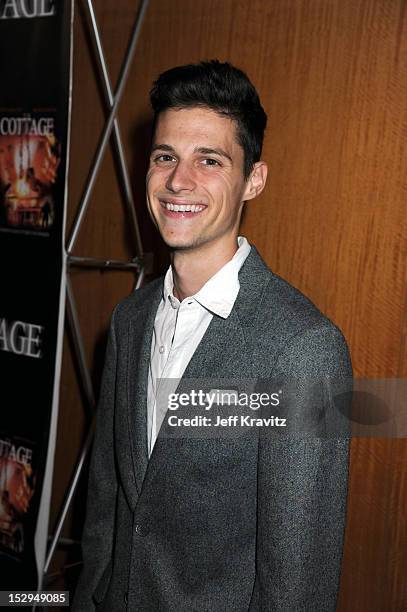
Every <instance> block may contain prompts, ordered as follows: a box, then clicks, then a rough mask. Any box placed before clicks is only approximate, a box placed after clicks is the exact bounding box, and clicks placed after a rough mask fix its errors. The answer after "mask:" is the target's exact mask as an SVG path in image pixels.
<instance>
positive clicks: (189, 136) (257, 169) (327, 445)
mask: <svg viewBox="0 0 407 612" xmlns="http://www.w3.org/2000/svg"><path fill="white" fill-rule="evenodd" d="M151 102H152V106H153V110H154V113H155V115H154V129H153V138H152V147H151V157H150V165H149V169H148V173H147V181H146V186H147V204H148V209H149V212H150V215H151V217H152V219H153V220H154V223H155V224H156V226H157V228H158V230H159V232H160V234H161V236H162V238H163V239H164V241H165V242H166V243H167V245H168V247H169V248H170V251H171V266H170V268H169V270H168V271H167V274H166V275H165V278H164V279H162V278H160V279H158V280H156V281H153V282H152V283H150V284H149V285H147V286H146V287H144V288H142V289H140V290H138V291H136V292H134V293H133V294H132V295H131V296H129V297H128V298H126V299H125V300H124V301H123V302H122V303H121V304H119V306H118V307H116V309H115V311H114V314H113V317H112V323H111V328H110V337H109V343H108V348H107V356H106V365H105V371H104V377H103V384H102V390H101V399H100V404H99V409H98V416H97V426H96V435H95V441H94V449H93V455H92V461H91V468H90V480H89V494H88V506H87V518H86V524H85V528H84V534H83V556H84V569H83V573H82V576H81V579H80V582H79V585H78V587H77V593H76V598H75V603H74V610H106V611H109V612H110V611H115V612H116V611H119V610H131V611H133V610H134V611H137V612H142V611H143V612H150V611H151V612H153V611H163V612H164V611H165V612H187V611H188V612H189V611H194V612H204V611H205V612H226V611H230V612H248V611H250V612H260V611H262V612H264V611H275V612H297V611H300V610H301V611H310V612H323V611H328V610H329V611H333V610H335V606H336V598H337V591H338V584H339V576H340V565H341V556H342V545H343V533H344V525H345V507H346V493H347V475H348V440H347V438H346V436H343V435H342V433H341V432H343V431H344V429H343V426H342V425H337V422H338V423H340V418H339V417H340V410H338V406H339V407H340V408H341V410H343V409H344V403H343V402H342V403H340V401H339V402H338V401H337V399H338V398H341V397H342V396H341V395H340V394H338V387H337V384H338V382H339V383H340V382H341V381H342V382H343V381H346V380H348V379H349V378H350V377H351V373H352V371H351V364H350V359H349V354H348V350H347V347H346V343H345V341H344V338H343V336H342V334H341V332H340V331H339V330H338V328H336V327H335V326H334V325H333V324H332V323H331V322H330V321H329V320H328V319H327V318H326V317H324V316H323V315H322V314H321V312H320V311H319V310H318V309H317V308H316V307H315V306H314V305H313V304H312V303H311V302H310V301H309V300H308V299H307V298H305V297H304V296H303V295H302V294H301V293H299V292H298V291H297V290H296V289H294V288H293V287H292V286H290V285H289V284H288V283H287V282H285V281H284V280H282V279H281V278H279V277H278V276H276V275H275V274H273V273H272V272H271V271H270V270H269V269H268V268H267V266H266V264H265V263H264V262H263V260H262V259H261V257H260V255H259V254H258V252H257V251H256V249H255V247H254V246H250V245H249V243H248V242H247V240H246V239H245V238H243V237H238V229H239V222H240V217H241V214H242V210H243V207H244V205H245V202H247V201H249V200H251V199H253V198H255V197H256V196H257V195H259V194H260V193H261V191H262V190H263V188H264V185H265V182H266V176H267V166H266V164H265V162H263V161H261V160H260V155H261V148H262V140H263V132H264V129H265V126H266V115H265V113H264V111H263V109H262V107H261V105H260V101H259V98H258V96H257V93H256V91H255V89H254V87H253V85H252V84H251V83H250V81H249V80H248V78H247V77H246V75H245V74H244V73H243V72H241V71H240V70H238V69H236V68H234V67H232V66H231V65H230V64H227V63H220V62H217V61H211V62H203V63H201V64H198V65H188V66H182V67H178V68H174V69H172V70H169V71H167V72H165V73H163V74H162V75H161V76H160V77H159V78H158V80H157V81H156V82H155V84H154V87H153V89H152V92H151ZM260 221H261V220H259V222H260ZM180 379H181V382H180V384H179V386H178V387H177V385H178V382H179V380H180ZM247 379H249V380H250V381H252V382H253V381H264V380H268V381H270V380H272V379H273V380H277V381H278V384H279V385H281V386H279V387H276V388H274V389H273V391H276V393H277V395H278V393H280V392H282V393H283V394H286V397H287V398H288V399H287V401H286V404H285V406H283V408H282V410H281V411H280V413H279V414H280V415H282V416H283V411H284V409H286V413H285V414H286V416H287V419H289V418H291V417H292V419H293V421H296V422H298V418H299V420H300V421H301V419H303V420H304V418H305V416H304V415H306V418H307V419H308V418H309V419H310V421H311V422H312V423H314V422H315V423H317V426H318V427H321V424H322V425H323V429H324V432H325V433H326V432H327V431H328V435H323V436H321V435H318V436H316V435H312V433H311V435H309V431H308V434H307V432H306V429H307V428H306V427H305V428H304V427H300V428H299V429H298V428H297V429H296V430H295V432H293V433H291V432H290V431H288V432H287V434H286V435H273V434H271V433H270V434H267V433H264V432H263V431H261V432H260V428H256V427H254V428H253V427H252V428H251V427H250V426H249V427H246V425H245V426H244V427H243V426H242V427H241V431H239V432H237V428H236V427H235V426H233V423H234V421H232V420H230V421H229V420H228V419H227V418H225V419H224V421H225V422H226V423H229V424H230V426H231V427H230V430H232V426H233V431H234V432H235V433H236V434H237V435H228V434H227V427H224V428H223V430H224V431H223V433H221V432H220V431H219V429H221V428H219V427H218V429H216V427H215V421H214V419H213V418H212V422H211V421H210V420H209V421H207V423H208V424H209V423H210V422H211V424H212V425H214V427H213V428H212V429H211V428H210V427H206V425H205V423H204V425H203V426H202V427H201V428H200V430H199V431H198V433H196V431H195V430H194V431H192V428H191V427H189V429H188V426H187V425H188V424H187V423H185V421H184V424H185V425H186V426H185V427H182V425H181V428H180V430H178V431H177V430H176V428H174V427H171V426H170V425H171V423H172V421H173V420H174V419H172V421H170V417H169V416H168V414H169V413H170V412H171V416H174V412H175V411H174V412H173V411H172V410H171V411H170V410H168V411H167V413H166V410H165V404H164V406H163V403H162V402H160V401H158V397H159V395H160V392H161V391H160V390H161V389H162V386H163V385H164V388H165V389H169V388H171V383H175V384H173V386H172V391H174V390H175V391H177V390H178V391H179V390H180V389H181V390H182V389H186V388H188V385H187V381H191V380H192V381H201V382H202V385H206V386H207V388H208V389H209V390H211V389H212V390H214V389H219V388H221V389H222V388H223V389H230V388H232V390H233V389H234V388H235V387H233V384H234V383H236V381H237V385H238V386H239V385H240V387H239V388H241V387H242V385H241V384H240V382H239V381H246V380H247ZM222 381H224V384H222ZM164 383H165V384H164ZM167 383H168V384H169V386H167V387H166V384H167ZM245 384H246V383H244V384H243V387H244V385H245ZM248 384H249V383H248ZM256 384H257V383H256ZM231 385H232V387H231ZM255 387H256V385H255ZM195 391H196V392H197V390H195ZM190 392H191V391H190ZM171 397H172V398H173V399H174V398H176V397H179V394H178V395H177V393H174V394H173V395H172V396H171ZM205 397H206V396H205ZM256 397H259V395H257V396H256ZM273 397H274V399H275V397H277V396H276V395H274V396H273ZM278 397H279V396H278ZM168 406H169V404H168ZM168 406H167V407H168ZM227 408H228V407H227V406H220V407H219V406H218V413H217V414H218V417H219V415H222V410H223V409H225V410H227ZM235 408H236V406H235ZM198 412H199V411H198V410H197V409H196V408H195V414H197V415H198ZM208 412H209V411H208V410H207V406H206V408H205V409H204V410H203V409H202V410H201V411H200V412H199V414H200V415H201V416H202V413H205V414H206V415H208ZM229 412H230V411H229ZM229 412H225V414H229ZM235 412H236V410H235ZM338 415H339V417H338ZM207 418H209V419H210V417H208V416H207ZM233 418H235V417H233ZM236 419H237V416H236ZM176 420H177V419H176V418H175V421H176ZM257 420H258V419H254V421H257ZM259 420H260V419H259ZM282 420H284V419H282ZM305 420H306V419H305ZM245 422H246V421H245ZM262 422H263V421H262ZM201 424H202V421H201ZM205 427H206V429H205ZM337 428H338V429H337ZM243 429H246V430H245V431H243ZM270 429H273V428H270ZM174 430H175V433H174ZM249 430H250V431H249ZM218 431H219V433H217V432H218ZM318 431H320V429H318ZM259 432H260V433H259ZM294 433H295V435H294ZM314 434H315V432H314Z"/></svg>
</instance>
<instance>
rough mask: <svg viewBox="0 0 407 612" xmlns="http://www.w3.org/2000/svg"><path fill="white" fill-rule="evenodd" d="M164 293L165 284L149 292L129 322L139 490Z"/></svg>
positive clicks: (131, 420)
mask: <svg viewBox="0 0 407 612" xmlns="http://www.w3.org/2000/svg"><path fill="white" fill-rule="evenodd" d="M161 296H162V284H159V285H158V286H157V287H155V288H154V291H153V292H152V293H151V294H150V295H147V296H146V298H145V299H144V303H143V305H142V306H141V307H138V308H137V313H136V314H137V316H136V317H134V318H132V319H131V320H130V323H129V328H128V334H129V344H128V346H129V351H128V359H127V381H128V382H127V384H128V394H127V410H128V432H129V436H130V441H129V442H130V448H131V453H132V459H133V468H134V474H135V480H136V485H137V488H138V491H139V492H140V491H141V487H142V483H143V479H144V475H145V472H146V469H147V464H148V449H147V381H148V367H149V361H150V353H151V339H152V334H153V328H154V319H155V315H156V311H157V308H158V304H159V302H160V299H161Z"/></svg>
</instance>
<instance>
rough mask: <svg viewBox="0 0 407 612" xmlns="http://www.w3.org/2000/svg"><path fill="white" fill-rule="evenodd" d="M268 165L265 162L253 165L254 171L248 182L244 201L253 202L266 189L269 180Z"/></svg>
mask: <svg viewBox="0 0 407 612" xmlns="http://www.w3.org/2000/svg"><path fill="white" fill-rule="evenodd" d="M267 170H268V168H267V164H266V162H264V161H258V162H256V163H255V164H254V165H253V170H252V171H251V173H250V176H249V178H248V179H247V181H246V187H245V190H244V194H243V198H242V200H243V201H244V202H245V201H246V200H252V199H253V198H255V197H256V196H258V195H259V194H260V193H261V192H262V191H263V189H264V186H265V184H266V180H267Z"/></svg>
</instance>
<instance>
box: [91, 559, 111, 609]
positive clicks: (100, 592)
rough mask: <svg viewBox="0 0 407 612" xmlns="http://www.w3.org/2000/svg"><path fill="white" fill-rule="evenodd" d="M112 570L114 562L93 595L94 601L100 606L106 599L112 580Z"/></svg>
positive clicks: (107, 568)
mask: <svg viewBox="0 0 407 612" xmlns="http://www.w3.org/2000/svg"><path fill="white" fill-rule="evenodd" d="M112 568H113V562H112V560H110V561H109V563H108V565H107V567H106V568H105V570H104V572H103V574H102V577H101V579H100V580H99V582H98V584H97V587H96V589H95V590H94V592H93V595H92V599H93V600H94V602H95V603H96V604H100V603H101V602H102V601H103V600H104V598H105V597H106V593H107V589H108V588H109V584H110V579H111V577H112Z"/></svg>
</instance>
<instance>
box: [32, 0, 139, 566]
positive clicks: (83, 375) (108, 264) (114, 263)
mask: <svg viewBox="0 0 407 612" xmlns="http://www.w3.org/2000/svg"><path fill="white" fill-rule="evenodd" d="M148 2H149V0H141V3H140V6H139V10H138V13H137V17H136V21H135V25H134V27H133V32H132V35H131V38H130V43H129V47H128V49H127V51H126V54H125V57H124V60H123V64H122V68H121V71H120V77H119V80H118V86H117V89H116V93H115V95H114V96H113V94H112V89H111V85H110V79H109V75H108V70H107V65H106V61H105V57H104V53H103V48H102V44H101V40H100V36H99V30H98V26H97V22H96V17H95V12H94V9H93V3H92V0H87V7H88V12H89V15H90V19H91V23H92V32H93V37H94V41H95V43H96V49H97V59H98V64H99V70H100V73H101V75H102V80H103V83H102V84H103V87H104V92H105V97H106V103H107V104H108V106H109V116H108V119H107V121H106V124H105V127H104V129H103V133H102V136H101V138H100V141H99V144H98V147H97V150H96V153H95V156H94V159H93V161H92V165H91V169H90V172H89V175H88V178H87V182H86V186H85V190H84V192H83V196H82V199H81V202H80V204H79V207H78V213H77V216H76V219H75V222H74V225H73V229H72V232H71V236H70V238H69V240H68V244H67V248H66V252H67V279H66V291H67V314H68V324H69V328H70V331H71V334H72V340H73V346H74V355H75V358H76V361H77V364H78V368H79V378H80V381H81V384H82V388H83V391H84V395H85V399H86V403H87V408H88V409H89V411H90V412H91V413H92V415H93V416H92V422H91V425H90V427H89V430H88V433H87V435H86V439H85V443H84V445H83V447H82V449H81V452H80V455H79V458H78V461H77V463H76V465H75V469H74V473H73V476H72V479H71V482H70V484H69V487H68V490H67V493H66V495H65V499H64V502H63V505H62V508H61V511H60V514H59V517H58V520H57V523H56V526H55V531H54V534H53V536H52V537H51V538H50V545H49V548H48V551H47V556H46V560H45V565H44V574H46V573H47V571H48V569H49V566H50V563H51V561H52V558H53V556H54V553H55V550H56V547H57V545H58V542H59V541H60V539H61V532H62V528H63V525H64V522H65V519H66V516H67V513H68V510H69V507H70V505H71V502H72V499H73V496H74V493H75V491H76V487H77V485H78V481H79V478H80V475H81V473H82V470H83V467H84V463H85V460H86V457H87V455H88V453H89V451H90V447H91V444H92V440H93V434H94V428H95V415H94V413H95V408H96V405H95V394H94V389H93V384H92V379H91V376H90V372H89V368H88V365H87V362H86V355H85V348H84V344H83V338H82V334H81V330H80V324H79V317H78V313H77V309H76V303H75V298H74V295H73V291H72V285H71V281H70V277H69V272H70V267H71V266H79V267H90V268H99V269H117V270H129V271H137V272H138V278H137V281H136V285H135V289H139V288H140V287H141V285H142V283H143V280H144V275H145V265H144V261H143V248H142V242H141V236H140V231H139V226H138V222H137V216H136V212H135V206H134V199H133V195H132V191H131V186H130V180H129V174H128V170H127V165H126V160H125V155H124V150H123V146H122V139H121V134H120V128H119V123H118V120H117V118H116V114H117V109H118V105H119V102H120V99H121V97H122V94H123V91H124V87H125V84H126V81H127V78H128V74H129V70H130V66H131V62H132V59H133V57H134V52H135V48H136V44H137V41H138V38H139V35H140V31H141V26H142V23H143V19H144V15H145V12H146V9H147V6H148ZM112 129H113V137H114V144H115V149H116V152H117V156H118V162H119V169H120V178H121V180H122V183H123V188H124V193H125V199H126V206H127V209H128V212H129V215H130V220H131V224H132V227H133V231H134V235H135V240H136V251H137V256H136V257H135V258H134V259H133V260H132V261H128V262H124V261H118V260H111V259H106V260H102V259H95V258H92V257H82V256H74V255H72V250H73V248H74V246H75V243H76V240H77V238H78V233H79V230H80V227H81V225H82V222H83V219H84V216H85V212H86V209H87V206H88V203H89V199H90V195H91V193H92V189H93V187H94V184H95V180H96V177H97V174H98V171H99V168H100V165H101V162H102V159H103V155H104V153H105V149H106V146H107V143H108V140H109V137H110V135H111V133H112Z"/></svg>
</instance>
